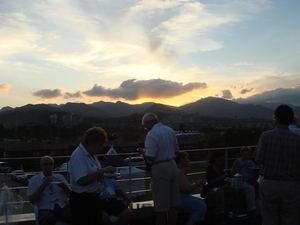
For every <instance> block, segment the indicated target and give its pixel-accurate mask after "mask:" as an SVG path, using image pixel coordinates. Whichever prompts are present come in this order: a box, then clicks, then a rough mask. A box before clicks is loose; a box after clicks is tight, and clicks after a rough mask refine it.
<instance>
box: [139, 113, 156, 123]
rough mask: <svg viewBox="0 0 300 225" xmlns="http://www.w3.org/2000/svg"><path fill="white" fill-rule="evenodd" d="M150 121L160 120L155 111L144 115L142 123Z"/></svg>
mask: <svg viewBox="0 0 300 225" xmlns="http://www.w3.org/2000/svg"><path fill="white" fill-rule="evenodd" d="M150 121H156V122H158V118H157V116H156V115H155V114H154V113H147V114H145V115H144V116H143V119H142V124H143V125H145V123H147V122H150Z"/></svg>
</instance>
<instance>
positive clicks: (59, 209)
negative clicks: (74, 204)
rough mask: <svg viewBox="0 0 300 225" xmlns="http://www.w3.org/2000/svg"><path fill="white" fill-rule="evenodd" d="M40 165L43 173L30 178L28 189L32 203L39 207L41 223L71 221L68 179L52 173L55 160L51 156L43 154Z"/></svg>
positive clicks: (52, 224)
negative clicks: (67, 200) (68, 201)
mask: <svg viewBox="0 0 300 225" xmlns="http://www.w3.org/2000/svg"><path fill="white" fill-rule="evenodd" d="M40 166H41V169H42V173H40V174H38V175H36V176H34V177H32V178H31V179H30V180H29V184H28V189H27V196H29V201H30V203H31V204H32V205H37V206H38V208H39V218H38V220H39V224H40V225H54V224H55V222H56V221H61V222H65V223H71V221H72V218H71V210H70V206H69V204H68V203H67V202H66V200H65V199H66V198H67V197H68V196H69V194H70V192H71V190H70V188H69V185H68V183H67V181H66V179H65V178H64V176H63V175H61V174H54V173H52V171H53V168H54V160H53V158H52V157H51V156H43V157H42V158H41V163H40Z"/></svg>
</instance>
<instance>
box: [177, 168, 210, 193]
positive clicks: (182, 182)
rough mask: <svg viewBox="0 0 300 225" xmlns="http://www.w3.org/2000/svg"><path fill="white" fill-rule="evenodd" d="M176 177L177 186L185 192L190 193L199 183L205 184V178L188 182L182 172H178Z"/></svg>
mask: <svg viewBox="0 0 300 225" xmlns="http://www.w3.org/2000/svg"><path fill="white" fill-rule="evenodd" d="M177 177H178V183H179V187H180V189H181V190H182V191H183V192H185V193H191V192H192V191H194V190H195V189H196V188H198V187H199V186H200V185H202V184H205V180H197V181H195V182H193V183H189V181H188V180H187V179H186V176H185V174H184V173H183V172H181V173H179V174H178V176H177Z"/></svg>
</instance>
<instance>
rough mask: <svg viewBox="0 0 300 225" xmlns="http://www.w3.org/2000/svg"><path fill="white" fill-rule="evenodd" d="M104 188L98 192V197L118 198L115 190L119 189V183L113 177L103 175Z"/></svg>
mask: <svg viewBox="0 0 300 225" xmlns="http://www.w3.org/2000/svg"><path fill="white" fill-rule="evenodd" d="M102 181H103V184H104V187H105V188H104V190H103V191H102V192H101V194H100V198H101V199H104V198H118V196H117V195H116V191H118V190H121V189H122V187H121V185H120V184H119V183H118V182H117V181H116V179H114V178H109V177H103V179H102Z"/></svg>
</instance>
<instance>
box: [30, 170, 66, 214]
mask: <svg viewBox="0 0 300 225" xmlns="http://www.w3.org/2000/svg"><path fill="white" fill-rule="evenodd" d="M52 177H53V181H63V182H65V184H66V185H68V182H67V181H66V179H65V178H64V176H63V175H61V174H52ZM44 178H45V175H44V174H43V173H40V174H38V175H36V176H33V177H32V178H30V180H29V184H28V188H27V194H26V195H27V196H30V195H32V194H33V193H34V192H36V190H37V189H38V188H39V187H40V186H41V185H42V183H43V182H44ZM63 195H64V192H63V190H62V189H61V188H60V187H59V186H58V185H56V184H49V185H48V186H47V187H46V188H45V189H44V192H43V193H42V195H41V197H40V199H39V201H38V202H37V203H36V204H35V205H37V206H38V207H39V209H50V210H54V205H55V203H57V204H59V206H60V207H61V208H63V207H65V206H66V205H67V203H66V201H65V199H64V197H63Z"/></svg>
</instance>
